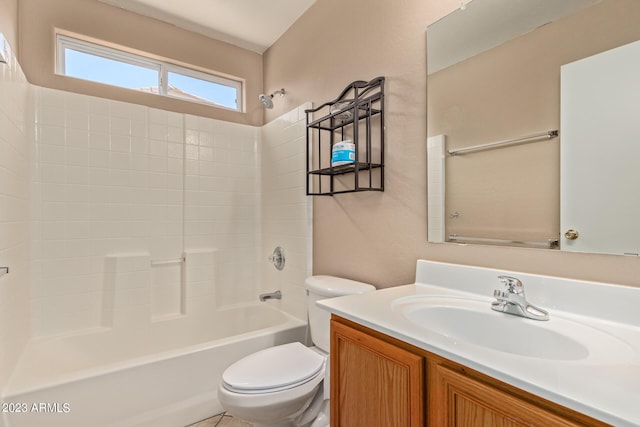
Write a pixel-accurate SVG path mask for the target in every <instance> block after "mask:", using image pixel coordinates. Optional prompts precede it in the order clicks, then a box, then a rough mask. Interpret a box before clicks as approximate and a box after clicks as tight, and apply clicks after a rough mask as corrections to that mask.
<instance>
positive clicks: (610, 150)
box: [427, 0, 640, 255]
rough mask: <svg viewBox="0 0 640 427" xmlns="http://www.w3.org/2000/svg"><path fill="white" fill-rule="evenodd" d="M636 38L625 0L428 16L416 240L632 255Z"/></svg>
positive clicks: (639, 112)
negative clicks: (422, 217) (421, 230)
mask: <svg viewBox="0 0 640 427" xmlns="http://www.w3.org/2000/svg"><path fill="white" fill-rule="evenodd" d="M639 39H640V1H638V0H472V1H470V2H466V1H465V2H464V3H463V6H462V7H461V8H460V9H459V10H456V11H455V12H453V13H451V14H450V15H448V16H446V17H444V18H443V19H441V20H439V21H438V22H436V23H434V24H432V25H430V26H429V27H428V29H427V68H428V76H427V79H428V80H427V125H428V185H427V188H428V204H429V205H428V218H427V221H428V230H429V241H430V242H454V243H480V244H494V245H509V246H526V247H540V248H551V249H558V248H559V249H561V250H567V251H579V252H598V253H612V254H627V255H637V254H638V253H639V252H640V225H638V224H639V223H640V221H637V218H639V217H640V193H639V192H638V191H637V190H638V183H640V172H639V171H640V167H638V161H640V120H638V119H637V117H640V101H639V100H640V83H639V82H640V78H638V77H637V76H640V42H638V40H639ZM623 70H624V71H625V72H622V71H623ZM589 140H590V141H589Z"/></svg>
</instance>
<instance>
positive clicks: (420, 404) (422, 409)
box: [330, 315, 608, 427]
mask: <svg viewBox="0 0 640 427" xmlns="http://www.w3.org/2000/svg"><path fill="white" fill-rule="evenodd" d="M330 363H331V368H330V369H331V426H332V427H405V426H411V427H414V426H426V425H428V426H435V427H519V426H523V427H524V426H528V427H532V426H539V427H560V426H562V427H569V426H570V427H575V426H583V427H586V426H588V427H601V426H608V424H605V423H602V422H600V421H597V420H594V419H593V418H590V417H587V416H586V415H583V414H580V413H578V412H575V411H573V410H570V409H568V408H565V407H562V406H560V405H557V404H555V403H553V402H550V401H548V400H546V399H542V398H540V397H538V396H535V395H532V394H531V393H528V392H525V391H523V390H520V389H518V388H516V387H513V386H511V385H509V384H506V383H503V382H501V381H498V380H496V379H494V378H491V377H489V376H487V375H484V374H482V373H480V372H477V371H474V370H472V369H469V368H467V367H465V366H463V365H460V364H458V363H455V362H452V361H450V360H447V359H444V358H442V357H440V356H437V355H435V354H432V353H429V352H427V351H425V350H422V349H420V348H418V347H415V346H412V345H411V344H408V343H406V342H403V341H400V340H398V339H395V338H392V337H389V336H387V335H385V334H382V333H380V332H377V331H374V330H372V329H369V328H367V327H364V326H362V325H360V324H357V323H354V322H351V321H349V320H346V319H344V318H341V317H339V316H336V315H333V316H332V320H331V361H330Z"/></svg>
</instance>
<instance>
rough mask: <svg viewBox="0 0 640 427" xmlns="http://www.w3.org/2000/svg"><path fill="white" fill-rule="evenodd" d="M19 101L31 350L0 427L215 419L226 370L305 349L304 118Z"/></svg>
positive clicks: (44, 93)
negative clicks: (250, 122) (28, 128)
mask: <svg viewBox="0 0 640 427" xmlns="http://www.w3.org/2000/svg"><path fill="white" fill-rule="evenodd" d="M30 102H31V103H32V104H33V107H34V108H33V110H34V111H36V117H35V118H34V123H32V124H31V125H32V126H34V128H35V131H34V132H33V135H34V136H33V141H31V142H30V143H31V144H33V147H34V150H33V153H34V154H33V156H34V158H33V159H31V160H30V161H31V162H33V163H35V165H34V170H36V171H37V173H36V174H35V176H34V177H33V183H32V184H33V187H32V188H33V191H32V193H31V197H32V199H33V205H34V206H37V207H39V208H38V209H36V210H34V219H33V221H34V224H35V225H36V226H35V227H33V230H34V232H33V233H34V236H33V239H32V240H33V242H34V247H37V251H34V254H35V255H34V256H33V258H32V260H31V261H32V264H33V266H34V268H33V270H32V274H31V275H32V278H31V280H32V283H31V295H32V297H31V306H32V313H31V331H32V333H31V335H32V336H31V339H30V340H29V341H28V342H27V343H26V345H25V347H24V348H23V349H22V352H21V355H20V356H19V358H18V359H17V362H16V363H15V365H14V366H12V369H11V371H10V372H9V375H8V380H7V381H6V383H5V384H0V387H2V388H1V389H0V401H1V402H2V404H3V405H4V406H6V408H3V409H6V411H3V412H2V413H1V414H0V427H23V426H24V427H31V426H36V425H37V426H39V425H47V426H49V427H55V426H64V427H74V426H87V425H91V426H154V427H156V426H167V427H177V426H184V425H187V424H190V423H194V422H197V421H199V420H201V419H203V418H206V417H209V416H212V415H214V414H216V413H218V412H221V411H222V407H221V405H220V403H219V401H218V399H217V388H218V385H219V383H220V380H221V375H222V373H223V372H224V370H225V369H226V368H227V367H228V366H229V365H231V364H232V363H233V362H235V361H237V360H238V359H240V358H242V357H243V356H246V355H248V354H250V353H253V352H256V351H259V350H261V349H265V348H268V347H271V346H274V345H279V344H285V343H289V342H293V341H301V342H305V340H306V339H307V338H306V337H307V322H306V307H305V293H304V279H305V277H307V276H309V275H310V273H311V272H310V269H309V262H308V260H309V256H310V255H309V254H310V251H311V240H310V239H311V233H310V223H311V221H310V215H311V206H310V202H311V200H310V199H308V198H306V197H305V195H304V173H305V171H304V144H303V143H301V141H302V140H303V139H304V119H305V115H304V109H306V108H309V105H303V106H300V107H299V108H296V109H294V110H291V111H290V112H288V113H286V114H284V115H283V116H282V117H281V118H279V119H276V120H273V121H271V122H270V123H268V124H266V125H264V126H262V127H254V126H247V125H240V124H235V123H228V122H222V121H218V120H213V119H206V118H202V117H195V116H190V115H184V114H178V113H171V112H166V111H161V110H157V109H153V108H147V107H143V106H139V105H134V104H127V103H123V102H117V101H110V100H106V99H100V98H94V97H89V96H85V95H79V94H72V93H67V92H61V91H56V90H51V89H45V88H37V87H34V88H33V99H31V101H30ZM87 127H88V129H87ZM280 176H287V177H288V179H287V180H282V179H279V178H278V177H280ZM292 207H295V209H292ZM285 209H286V211H287V217H286V221H288V222H287V228H286V233H283V232H282V221H283V219H282V218H280V217H278V216H277V215H273V214H272V213H273V212H280V211H283V210H285ZM276 246H281V247H283V248H285V249H286V251H287V254H288V255H291V256H290V257H289V258H288V259H287V264H286V267H285V269H284V270H282V271H280V270H278V269H276V268H274V265H273V264H272V263H271V262H269V255H271V253H272V251H273V248H274V247H276ZM12 273H13V268H12ZM26 286H29V284H26ZM274 290H280V291H281V294H280V296H281V299H277V298H274V297H275V295H276V294H275V293H272V291H274ZM262 294H265V295H263V299H264V300H265V301H260V299H259V296H260V295H262Z"/></svg>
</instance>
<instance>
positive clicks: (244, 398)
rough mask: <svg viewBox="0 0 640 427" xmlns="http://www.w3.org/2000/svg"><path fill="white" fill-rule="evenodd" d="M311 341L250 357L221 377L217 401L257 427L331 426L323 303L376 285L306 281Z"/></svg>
mask: <svg viewBox="0 0 640 427" xmlns="http://www.w3.org/2000/svg"><path fill="white" fill-rule="evenodd" d="M305 284H306V288H307V296H308V297H307V302H308V313H309V328H310V331H311V339H312V341H313V342H314V343H315V344H316V345H315V346H314V347H306V346H304V345H303V344H301V343H299V342H293V343H289V344H283V345H279V346H275V347H271V348H267V349H265V350H261V351H258V352H256V353H253V354H250V355H248V356H246V357H244V358H242V359H240V360H238V361H237V362H235V363H234V364H232V365H231V366H229V367H228V368H227V369H226V370H225V372H224V373H223V375H222V381H221V383H220V386H219V387H218V399H219V400H220V403H221V405H222V406H223V407H224V408H225V410H226V411H227V412H228V413H229V414H231V415H233V416H235V417H237V418H240V419H242V420H245V421H248V422H250V423H253V425H254V426H256V427H258V426H260V427H262V426H264V427H267V426H269V427H292V426H293V427H302V426H304V427H307V426H308V427H328V426H329V402H328V398H329V393H328V392H329V385H328V383H329V324H330V316H329V313H328V312H326V311H324V310H322V309H320V308H318V307H316V305H315V302H316V301H317V300H320V299H326V298H332V297H336V296H343V295H351V294H360V293H364V292H370V291H373V290H375V288H374V287H373V286H372V285H369V284H366V283H361V282H356V281H353V280H348V279H341V278H337V277H332V276H313V277H309V278H307V280H306V281H305Z"/></svg>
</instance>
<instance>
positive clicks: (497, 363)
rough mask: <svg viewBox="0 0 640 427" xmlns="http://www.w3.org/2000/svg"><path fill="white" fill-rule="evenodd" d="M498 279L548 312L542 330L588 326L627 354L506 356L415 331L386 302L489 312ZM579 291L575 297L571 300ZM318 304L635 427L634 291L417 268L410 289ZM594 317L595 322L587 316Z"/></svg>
mask: <svg viewBox="0 0 640 427" xmlns="http://www.w3.org/2000/svg"><path fill="white" fill-rule="evenodd" d="M499 274H509V275H512V276H515V277H518V278H520V279H521V280H522V282H523V283H524V285H525V291H526V292H527V298H528V299H529V301H530V302H531V303H533V304H536V305H539V306H541V307H542V308H545V309H548V311H549V314H550V318H551V320H550V321H549V322H548V326H547V327H553V320H554V319H566V320H570V321H577V322H580V323H583V324H587V325H588V326H590V327H593V328H597V329H599V330H601V331H605V332H607V333H608V334H610V335H613V336H614V337H616V338H618V339H619V340H620V341H621V342H622V343H624V348H625V351H622V352H612V351H608V350H609V349H607V348H592V349H593V350H594V351H592V352H590V353H591V354H590V355H589V356H587V357H585V358H583V359H580V360H547V359H541V358H535V357H527V356H522V355H516V354H510V353H505V352H501V351H497V350H493V349H490V348H486V347H484V346H479V345H473V344H470V343H466V342H460V341H456V340H454V339H452V338H451V337H448V336H446V335H443V334H439V333H434V330H435V329H436V328H435V327H433V326H431V327H430V328H425V327H420V326H418V325H416V324H415V323H413V322H411V321H409V320H407V319H406V318H405V317H404V316H403V315H402V314H401V313H400V312H399V311H398V310H395V309H394V308H393V304H392V302H393V301H394V300H396V299H398V298H403V297H408V296H412V295H439V296H441V295H451V296H459V297H468V298H473V299H476V300H477V299H486V302H487V310H490V302H491V301H492V300H493V298H492V294H493V292H492V291H489V290H488V289H492V288H495V289H497V288H500V284H499V283H498V282H497V280H496V279H495V277H496V276H497V275H499ZM444 285H446V286H444ZM577 289H579V290H580V292H579V293H578V294H576V293H575V292H574V291H575V290H577ZM470 290H472V292H469V291H470ZM530 291H531V292H530ZM575 295H577V296H575ZM605 295H606V297H605ZM534 296H535V298H534ZM580 301H582V302H580ZM552 302H553V303H552ZM543 303H544V304H543ZM317 304H318V305H319V306H321V307H323V308H325V309H326V310H328V311H330V312H331V313H335V314H337V315H340V316H342V317H344V318H346V319H349V320H352V321H354V322H357V323H360V324H362V325H364V326H367V327H369V328H371V329H374V330H376V331H379V332H382V333H384V334H387V335H389V336H392V337H394V338H397V339H400V340H402V341H405V342H408V343H410V344H412V345H414V346H416V347H419V348H422V349H424V350H427V351H429V352H432V353H435V354H437V355H439V356H442V357H445V358H447V359H450V360H452V361H454V362H458V363H461V364H463V365H466V366H468V367H470V368H472V369H475V370H477V371H479V372H482V373H484V374H487V375H489V376H492V377H494V378H497V379H499V380H502V381H504V382H506V383H508V384H511V385H513V386H515V387H518V388H521V389H523V390H526V391H529V392H531V393H533V394H535V395H538V396H540V397H543V398H546V399H548V400H551V401H553V402H556V403H558V404H560V405H563V406H566V407H568V408H571V409H574V410H576V411H578V412H581V413H584V414H586V415H589V416H591V417H593V418H596V419H598V420H601V421H604V422H606V423H610V424H612V425H614V426H616V427H623V426H640V288H630V287H624V286H616V285H611V284H602V283H593V282H578V281H574V280H568V279H561V278H554V277H547V276H538V275H529V274H523V273H514V272H508V271H502V270H493V269H484V268H477V267H467V266H459V265H454V264H444V263H435V262H428V261H418V271H417V274H416V283H415V284H412V285H405V286H398V287H393V288H387V289H382V290H378V291H375V292H370V293H365V294H360V295H350V296H345V297H339V298H331V299H326V300H322V301H319V302H317ZM603 306H604V307H603ZM568 308H570V309H571V310H567V309H568ZM592 312H595V313H596V314H597V315H598V316H597V317H596V316H591V315H587V313H592ZM499 314H503V313H499ZM504 315H505V316H511V315H509V314H504ZM523 320H526V321H531V322H535V321H534V320H528V319H523ZM496 333H498V334H499V333H500V331H496ZM505 339H509V337H508V336H506V337H505ZM612 353H615V354H612Z"/></svg>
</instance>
